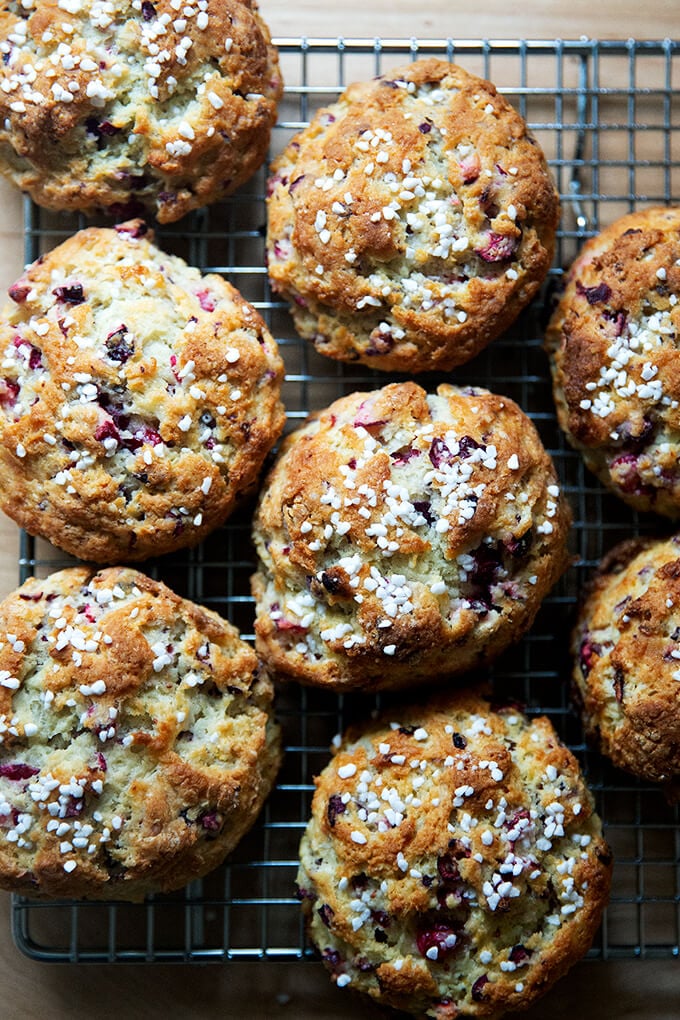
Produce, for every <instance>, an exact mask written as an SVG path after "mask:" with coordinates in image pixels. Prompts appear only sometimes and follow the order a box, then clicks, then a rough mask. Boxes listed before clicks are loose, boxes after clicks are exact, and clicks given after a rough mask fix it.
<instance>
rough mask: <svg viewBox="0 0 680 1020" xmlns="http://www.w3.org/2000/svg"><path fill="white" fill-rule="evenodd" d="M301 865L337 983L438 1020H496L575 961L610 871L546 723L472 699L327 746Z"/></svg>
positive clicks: (308, 907)
mask: <svg viewBox="0 0 680 1020" xmlns="http://www.w3.org/2000/svg"><path fill="white" fill-rule="evenodd" d="M300 861H301V865H300V870H299V873H298V886H299V896H300V899H301V901H302V906H303V909H304V912H305V915H306V917H307V922H308V931H309V935H310V938H311V940H312V942H313V943H314V944H315V945H316V946H317V948H318V949H319V951H320V953H321V957H322V959H323V962H324V963H325V965H326V967H327V968H328V969H329V970H330V972H331V974H332V977H333V980H334V982H335V984H336V985H337V986H338V987H348V988H350V989H354V990H356V991H360V992H363V993H365V994H368V995H370V996H371V998H373V999H374V1000H376V1001H377V1002H379V1003H381V1004H384V1005H389V1006H393V1007H395V1008H397V1009H402V1010H407V1011H408V1012H411V1013H413V1014H415V1015H416V1016H419V1017H423V1016H426V1017H433V1018H436V1020H455V1018H462V1017H486V1018H489V1020H497V1018H499V1017H501V1016H502V1015H504V1013H505V1012H506V1011H511V1012H515V1011H521V1010H522V1009H525V1008H526V1007H527V1006H529V1005H530V1004H531V1003H532V1002H534V1001H535V1000H536V999H537V998H538V997H539V996H540V995H542V994H543V993H544V992H546V991H547V990H548V989H549V988H550V987H551V985H552V984H553V983H554V982H555V981H556V980H557V979H558V978H559V977H561V976H562V975H563V974H564V973H565V972H566V971H567V970H568V969H569V967H570V966H571V965H572V964H573V963H575V962H576V961H577V960H578V959H579V958H580V957H581V956H583V954H584V953H585V952H586V951H587V949H588V947H589V945H590V943H591V941H592V938H593V936H594V934H595V931H596V929H597V926H598V924H599V922H600V917H601V915H602V911H603V909H604V906H605V905H606V902H607V896H608V892H609V883H610V874H611V856H610V852H609V849H608V847H607V844H606V843H605V841H604V840H603V838H602V832H601V826H600V820H599V818H598V817H597V815H596V814H595V813H594V811H593V801H592V797H591V796H590V794H589V792H588V789H587V787H586V785H585V782H584V779H583V777H582V775H581V773H580V770H579V766H578V763H577V761H576V759H575V758H574V757H573V755H572V754H571V753H570V752H569V751H568V750H567V748H566V747H564V745H563V744H561V743H560V741H559V739H558V737H557V735H556V733H555V731H554V729H553V727H552V725H551V724H550V722H549V721H548V719H546V718H545V717H543V718H536V719H533V720H531V721H529V720H528V719H527V718H526V717H525V716H524V715H522V713H521V712H519V711H517V710H516V709H515V708H510V709H496V710H494V709H493V708H491V707H490V706H489V702H488V701H486V700H484V699H483V698H481V697H479V696H477V695H475V694H472V693H461V694H458V695H454V696H448V697H446V698H441V699H437V700H435V701H432V702H430V703H429V704H427V705H419V706H414V707H411V708H406V709H405V708H403V707H395V708H392V709H390V710H389V711H388V712H387V713H385V714H383V715H382V717H381V718H379V719H378V720H377V721H373V722H369V723H366V724H365V725H357V726H354V727H352V728H351V729H350V730H349V732H348V733H347V734H346V735H345V736H344V738H342V740H340V738H338V743H337V746H336V747H335V755H334V758H333V760H332V761H331V762H330V764H329V765H328V766H327V767H326V768H325V769H324V770H323V772H322V773H321V775H320V776H319V778H318V779H317V780H316V792H315V794H314V799H313V802H312V818H311V821H310V822H309V824H308V826H307V830H306V832H305V835H304V836H303V838H302V843H301V847H300Z"/></svg>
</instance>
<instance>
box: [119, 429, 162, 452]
mask: <svg viewBox="0 0 680 1020" xmlns="http://www.w3.org/2000/svg"><path fill="white" fill-rule="evenodd" d="M162 442H163V440H162V438H161V436H160V434H159V433H158V432H156V430H155V429H152V428H150V427H149V426H148V425H140V426H139V428H137V429H135V431H134V433H133V435H132V437H131V438H130V439H126V440H125V442H124V444H123V445H124V447H125V449H126V450H130V452H131V453H134V452H135V451H136V450H138V449H139V448H140V446H144V445H145V444H146V443H149V444H150V445H151V446H158V445H159V444H160V443H162Z"/></svg>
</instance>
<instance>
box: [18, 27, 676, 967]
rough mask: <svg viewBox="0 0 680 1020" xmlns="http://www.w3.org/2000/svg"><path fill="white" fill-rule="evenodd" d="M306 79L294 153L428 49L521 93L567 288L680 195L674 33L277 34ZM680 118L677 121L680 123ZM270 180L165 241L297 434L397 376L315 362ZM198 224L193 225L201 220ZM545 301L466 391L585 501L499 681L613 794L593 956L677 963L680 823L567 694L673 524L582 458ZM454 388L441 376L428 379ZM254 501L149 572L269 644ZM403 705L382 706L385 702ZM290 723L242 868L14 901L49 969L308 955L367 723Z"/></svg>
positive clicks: (46, 235) (50, 235) (290, 89)
mask: <svg viewBox="0 0 680 1020" xmlns="http://www.w3.org/2000/svg"><path fill="white" fill-rule="evenodd" d="M277 42H278V46H279V50H280V53H281V58H282V65H283V71H284V78H285V81H286V82H287V87H286V94H285V98H284V101H283V104H282V107H281V110H280V121H279V124H278V125H277V127H276V129H275V132H274V138H273V146H272V147H273V150H274V151H279V150H280V149H281V148H282V147H283V145H285V144H286V142H287V141H288V140H289V138H290V137H291V135H292V134H293V133H294V132H295V131H296V130H298V129H299V128H301V127H302V126H304V125H305V124H306V123H307V122H308V121H309V118H310V117H311V115H312V114H313V113H314V111H315V110H316V109H318V108H319V106H322V105H325V104H327V103H328V102H330V101H332V100H333V99H334V98H335V97H336V96H337V95H338V93H339V91H340V90H341V89H342V88H343V87H344V85H345V84H346V83H348V82H350V81H352V80H359V79H363V78H367V77H370V76H371V75H373V74H379V73H381V72H382V71H383V70H386V69H387V68H389V67H394V66H397V65H398V64H401V63H404V62H406V61H409V60H411V59H416V58H417V57H421V56H423V55H437V56H443V57H446V58H448V59H455V60H456V61H458V62H460V63H461V64H463V65H464V66H465V67H467V68H468V69H469V70H471V71H473V72H475V73H479V74H482V75H483V76H484V77H487V78H490V79H491V80H493V81H494V82H495V83H496V84H497V85H498V87H499V89H500V91H501V92H503V93H504V94H505V95H506V96H508V97H509V99H510V100H511V102H513V103H514V104H515V105H516V106H517V108H518V109H519V111H520V113H521V114H522V115H523V116H524V117H525V118H526V120H527V121H528V122H529V125H530V127H531V129H532V131H533V133H534V134H535V136H536V137H537V139H538V141H539V142H540V144H541V145H542V147H543V149H544V151H545V152H546V154H547V155H548V157H549V162H550V164H551V166H552V169H553V172H554V174H555V178H556V180H557V183H558V187H559V191H560V194H561V197H562V204H563V216H562V225H561V229H560V232H559V235H558V249H557V256H556V267H557V268H555V269H554V270H553V271H552V273H551V275H550V278H549V281H548V287H547V293H548V294H549V293H550V291H551V289H552V288H554V286H555V285H556V284H557V283H558V280H559V276H560V274H561V268H560V267H564V266H566V265H568V264H569V262H570V261H571V260H572V259H573V257H574V256H575V254H576V251H577V250H578V247H579V246H580V245H581V244H582V243H583V241H584V240H585V238H587V237H588V236H591V235H592V234H594V233H596V232H597V231H598V230H599V229H600V228H601V227H602V226H604V225H605V224H606V223H609V222H611V221H612V220H613V219H615V218H616V217H618V216H619V215H622V214H623V213H624V212H628V211H630V210H632V209H635V208H641V207H644V206H645V205H649V204H658V203H664V204H668V203H670V202H672V201H673V200H678V199H680V176H679V173H680V162H679V154H678V131H679V130H680V125H678V122H677V103H678V98H679V96H680V93H679V92H678V73H679V60H678V54H679V53H680V45H679V44H676V43H674V42H671V41H669V40H666V41H664V42H634V41H629V42H625V43H624V42H592V41H579V42H563V41H554V42H532V41H515V42H488V41H483V42H482V41H464V42H455V43H454V42H453V41H452V40H444V41H420V42H419V41H417V40H379V39H376V40H370V41H368V40H343V39H327V40H311V39H301V40H300V39H282V40H277ZM674 115H675V120H674ZM264 182H265V171H262V172H261V173H260V174H259V175H258V176H257V177H256V178H255V179H254V180H253V181H251V182H250V184H249V185H248V186H247V187H246V189H245V190H242V191H241V192H240V193H239V195H238V196H237V197H234V198H232V199H231V200H229V201H227V202H225V203H222V204H221V205H219V206H216V207H213V208H211V209H208V210H202V211H200V212H198V213H196V214H194V215H193V216H192V217H191V218H189V220H188V221H187V223H184V222H183V223H182V224H181V226H176V227H171V228H168V229H164V230H162V231H159V232H158V233H159V240H160V242H161V244H162V245H163V246H164V247H166V248H167V249H170V250H172V251H175V252H177V253H178V254H181V255H183V256H184V257H185V258H187V259H188V260H189V261H190V262H191V263H193V264H194V265H198V266H201V268H203V269H204V270H210V271H214V272H220V273H223V274H224V275H225V276H226V277H227V278H228V279H229V280H230V281H231V282H232V283H234V284H235V285H236V286H237V287H238V288H239V289H240V290H241V291H242V293H243V294H244V295H245V296H246V297H247V298H248V299H249V300H251V301H252V302H253V303H254V304H255V305H256V306H257V307H258V308H259V309H260V310H261V311H262V313H263V315H264V316H265V318H266V319H267V321H268V324H269V325H270V327H271V329H272V331H273V333H274V335H275V336H276V337H277V340H278V342H279V344H280V347H281V350H282V352H283V355H284V358H285V361H286V367H287V378H286V383H285V387H284V394H283V396H284V401H285V403H286V407H287V409H288V420H289V423H291V424H293V425H294V424H295V423H296V422H297V421H299V420H300V419H301V418H303V417H304V416H305V415H306V413H307V411H308V410H310V409H314V408H319V407H322V406H324V405H325V404H327V403H328V402H330V401H331V400H333V399H335V398H336V397H338V396H340V395H343V394H345V393H348V392H351V391H352V390H355V389H359V388H373V387H376V386H379V385H383V384H384V383H385V382H386V381H388V378H387V377H386V376H385V375H384V374H380V375H378V374H376V373H372V372H370V371H367V370H366V369H364V368H361V367H359V368H356V367H354V366H341V365H338V364H336V363H333V362H331V361H329V360H327V359H324V358H322V357H320V356H319V355H317V354H316V352H315V351H314V350H313V349H312V348H311V347H310V345H308V344H305V343H303V342H301V341H300V340H299V339H298V338H297V337H296V336H295V333H294V331H293V329H292V326H291V322H290V319H289V317H288V315H287V312H286V310H285V307H284V306H283V305H282V303H281V302H279V301H276V300H274V299H273V298H272V295H271V293H270V291H269V287H268V281H267V276H266V272H265V269H264V242H263V232H264V231H263V226H264V222H265V207H264ZM187 224H188V225H187ZM83 225H85V223H84V221H83V220H82V219H78V218H76V217H69V216H62V215H54V214H49V213H46V212H45V211H44V210H40V209H38V208H37V207H34V206H32V205H31V204H30V203H28V202H27V203H26V212H25V239H26V260H27V261H32V260H33V259H35V258H36V257H37V256H38V255H39V254H40V253H41V252H42V251H43V250H45V249H46V248H51V247H53V246H54V245H55V244H57V243H59V242H60V241H61V240H62V239H64V238H65V237H66V236H67V235H68V234H70V233H72V232H73V230H74V229H76V228H77V227H80V226H83ZM545 301H546V299H545V295H544V298H543V299H542V300H541V301H538V302H536V303H535V304H534V305H533V306H532V307H531V308H530V309H529V310H528V311H527V312H526V313H525V314H524V315H523V316H522V317H521V319H520V320H519V322H518V323H517V324H516V325H515V326H514V327H513V328H512V329H511V330H510V331H509V332H508V333H507V334H506V335H505V336H504V337H503V338H501V339H500V340H498V341H496V342H495V343H494V344H493V345H492V346H491V348H490V349H488V350H487V351H486V352H484V353H483V354H482V355H480V356H479V357H478V358H476V359H475V360H474V361H473V362H472V364H471V365H469V366H466V367H465V368H464V369H463V370H462V371H459V372H457V373H456V380H457V381H460V382H462V383H463V384H465V383H476V384H480V385H484V386H488V387H489V388H491V389H494V390H496V391H498V392H502V393H505V394H507V395H508V396H510V397H512V398H513V399H515V400H517V401H518V403H519V404H520V405H521V406H522V407H523V408H524V409H525V410H526V411H528V413H529V414H530V416H531V418H532V419H533V421H534V422H535V424H536V426H537V427H538V429H539V431H540V432H541V434H542V437H543V439H544V442H545V444H546V446H547V447H548V449H549V450H550V452H551V453H552V455H553V457H554V459H555V462H556V464H557V468H558V471H559V473H560V476H561V479H562V482H563V485H564V488H565V491H566V493H567V495H568V497H569V499H570V501H571V503H572V506H573V509H574V518H575V523H574V528H573V531H572V543H573V552H574V554H575V556H576V565H575V567H574V568H573V569H571V570H570V571H569V573H568V574H567V576H566V577H565V578H564V579H563V580H562V582H561V583H560V585H558V587H557V589H556V590H555V592H554V593H553V594H552V595H551V596H550V597H549V598H548V599H547V600H546V603H545V604H544V606H543V607H542V610H541V612H540V614H539V617H538V619H537V621H536V624H535V626H534V628H533V630H532V632H531V633H530V634H529V635H528V636H527V637H526V638H525V639H524V640H523V641H522V642H521V643H520V644H519V645H518V646H516V647H515V648H514V649H511V650H510V651H509V652H507V653H506V654H505V655H504V656H503V657H502V659H501V660H500V661H499V662H498V663H497V664H496V666H495V668H494V669H493V670H492V679H493V681H494V683H495V684H496V685H497V687H498V688H499V689H502V690H503V691H504V692H506V693H510V694H511V695H512V696H515V697H517V698H519V699H520V700H521V701H523V702H525V703H526V704H527V706H528V710H529V711H530V712H531V713H539V712H545V713H546V714H548V715H549V716H550V718H551V719H552V721H553V723H554V724H555V726H556V727H557V730H558V732H559V733H560V734H561V736H562V737H563V738H564V739H565V740H566V742H567V743H568V744H569V746H570V747H571V748H572V749H573V750H574V751H575V753H576V754H577V755H578V756H579V758H580V759H581V761H582V762H583V765H584V767H585V769H586V773H587V776H588V779H589V782H590V785H591V788H592V789H593V790H594V791H595V795H596V798H597V801H598V809H599V811H600V814H601V815H602V817H603V820H604V823H605V828H606V833H607V836H608V838H609V841H610V843H611V844H612V847H613V850H614V853H615V859H616V866H615V873H614V883H613V895H612V900H611V905H610V907H609V909H608V912H607V915H606V918H605V921H604V923H603V926H602V929H601V931H600V933H599V935H598V937H597V939H596V942H595V945H594V947H593V948H592V950H591V951H590V956H591V957H595V958H601V959H606V958H616V957H632V956H638V957H669V956H677V955H678V953H679V952H680V825H679V824H678V822H679V819H678V812H677V809H673V808H671V807H669V806H668V805H667V804H666V803H665V801H664V799H663V797H662V796H661V794H660V793H659V791H658V790H657V789H656V788H654V787H651V786H649V785H645V784H643V783H641V782H638V781H636V780H634V779H632V778H630V777H628V776H626V775H625V774H624V773H622V772H618V771H617V770H615V769H614V768H612V767H611V766H610V765H609V764H608V762H607V761H605V760H604V759H603V758H601V757H600V756H599V755H598V754H596V753H594V752H592V751H590V750H589V749H588V748H587V747H586V746H585V745H584V743H583V735H582V730H581V727H580V724H579V723H578V721H577V720H576V718H575V717H574V715H573V714H572V712H571V710H570V707H569V703H568V695H567V685H566V682H565V681H566V676H567V673H568V654H567V650H566V645H567V637H568V630H569V625H570V619H569V616H570V613H571V612H572V610H573V607H574V604H575V601H576V598H577V594H578V591H579V589H580V587H581V585H582V583H583V581H584V579H585V577H586V576H587V575H588V573H589V572H590V570H591V569H592V567H593V566H594V565H595V563H596V562H597V561H598V560H599V558H600V557H601V555H602V554H603V552H604V551H606V550H607V549H609V548H610V547H611V546H612V545H614V544H615V543H616V542H617V541H619V540H621V539H623V538H626V537H629V536H630V535H631V534H633V533H636V532H644V531H647V532H659V531H660V530H663V524H662V523H661V522H659V521H658V520H650V519H639V518H638V516H637V514H636V513H634V512H632V511H630V510H629V509H628V508H626V507H625V506H623V505H622V504H620V503H619V502H618V501H617V500H615V499H614V498H612V497H611V496H609V495H608V494H606V493H605V492H604V490H603V489H602V488H601V487H600V486H599V485H598V484H597V482H596V481H595V480H594V479H593V478H592V477H591V476H590V475H588V474H587V473H586V472H585V471H584V468H583V464H582V461H581V458H580V457H579V456H578V455H576V454H575V453H574V452H573V451H572V450H570V449H568V448H566V447H565V444H564V441H563V438H562V436H561V434H560V432H559V430H558V429H557V426H556V422H555V417H554V413H553V403H552V397H551V393H550V387H549V383H548V377H547V376H548V374H547V364H546V361H545V358H544V355H543V352H542V349H541V336H542V332H543V326H544V323H545ZM438 381H441V378H440V377H437V376H434V375H432V376H429V377H426V378H425V379H424V380H423V382H424V384H425V385H427V386H428V387H430V386H432V385H434V384H436V383H437V382H438ZM251 513H252V507H251V508H244V510H243V511H241V512H240V513H239V514H238V515H237V516H236V518H234V519H232V520H231V521H230V522H229V523H228V525H227V526H226V527H225V528H224V529H222V530H220V531H219V532H217V533H216V534H215V535H213V536H211V537H210V538H209V539H208V540H207V541H206V542H205V543H204V544H203V545H202V546H200V547H199V548H198V549H196V550H192V551H189V552H184V553H182V554H179V555H176V556H173V557H165V558H164V559H163V560H162V561H159V562H157V563H153V564H147V565H146V568H145V569H147V570H149V571H150V572H151V573H153V574H154V575H155V576H158V577H161V578H162V579H163V580H165V581H167V582H168V583H170V584H171V585H172V587H174V588H175V590H177V591H178V592H180V594H183V595H186V596H188V597H190V598H193V599H196V600H198V601H200V602H203V603H205V604H207V605H210V606H212V607H213V608H215V609H217V610H218V611H220V612H221V613H222V614H223V615H225V616H227V617H228V618H229V619H231V620H232V622H234V623H235V624H236V625H237V626H238V627H239V628H240V629H241V631H242V633H243V634H244V636H246V637H248V638H249V639H250V638H252V633H251V631H252V619H253V608H252V600H251V598H250V596H249V594H248V592H249V586H248V578H249V575H250V572H251V570H252V565H253V560H252V551H251V547H250V542H249V529H250V517H251ZM65 562H66V561H65V560H64V559H63V557H60V556H59V555H58V554H57V553H56V552H55V550H53V549H52V548H51V547H48V546H47V545H46V544H45V543H42V542H33V540H31V539H30V538H28V537H27V536H23V538H22V549H21V561H20V569H21V577H22V580H23V579H24V578H25V577H27V576H29V575H30V574H33V573H38V574H40V573H46V572H49V571H50V570H52V569H55V567H58V566H61V565H64V563H65ZM386 700H389V699H386V698H385V697H383V698H382V701H383V702H384V701H386ZM278 712H279V716H280V718H281V721H282V724H283V727H284V735H285V744H286V757H285V763H284V766H283V769H282V772H281V775H280V777H279V782H278V785H277V787H276V792H275V793H274V794H273V795H272V797H271V798H270V800H269V802H268V804H267V806H266V808H265V810H264V812H263V814H262V817H261V819H260V821H259V822H258V824H257V825H256V827H255V828H254V829H253V831H252V832H251V833H250V834H249V835H248V836H247V837H246V838H245V839H244V840H243V842H242V843H241V845H240V846H239V847H238V848H237V850H236V851H235V853H234V854H233V855H232V858H231V860H230V863H229V864H228V865H226V866H224V867H223V868H220V869H218V870H217V871H216V872H214V873H213V874H212V875H210V876H208V877H207V878H206V879H204V880H203V881H201V882H195V883H193V884H192V885H190V886H189V887H187V889H186V890H183V891H181V892H179V893H177V894H174V895H171V896H165V897H155V898H151V899H149V900H148V901H147V902H146V903H144V904H141V905H129V904H120V903H104V904H100V903H71V902H66V901H64V902H58V903H52V904H43V903H36V902H32V901H30V900H27V899H23V898H18V897H15V899H14V911H13V933H14V937H15V940H16V943H17V945H18V946H19V948H20V949H21V950H22V951H23V952H24V953H26V954H27V955H29V956H30V957H32V958H34V959H39V960H49V961H53V962H86V961H98V962H118V961H125V962H134V961H138V962H152V961H164V962H167V961H192V962H198V961H200V962H206V961H222V960H226V959H233V958H242V959H263V958H269V959H286V958H288V959H305V958H309V957H310V956H311V955H312V954H311V951H310V949H309V947H308V945H307V943H306V942H305V937H304V932H303V928H302V924H301V921H300V913H299V908H298V904H297V901H296V900H295V898H294V884H293V883H294V877H295V872H296V868H297V845H298V842H299V837H300V835H301V832H302V829H303V828H304V825H305V824H306V820H307V817H308V813H309V803H310V799H311V792H312V789H313V787H312V777H313V775H314V774H316V773H318V772H319V771H320V769H321V768H323V766H324V764H325V763H326V761H327V760H328V750H327V749H328V745H329V742H330V739H331V737H332V735H333V734H334V733H335V732H337V731H339V730H341V729H342V728H343V727H344V726H345V725H346V723H347V722H348V721H349V720H350V719H352V718H353V717H355V716H357V715H361V714H362V713H363V714H365V712H366V700H365V699H362V698H360V697H358V696H351V697H349V696H346V697H344V698H343V697H339V698H336V697H333V696H330V695H328V694H326V693H322V692H318V691H313V690H303V689H290V688H286V689H285V690H283V691H281V692H280V696H279V701H278Z"/></svg>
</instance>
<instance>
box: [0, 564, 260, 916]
mask: <svg viewBox="0 0 680 1020" xmlns="http://www.w3.org/2000/svg"><path fill="white" fill-rule="evenodd" d="M0 635H1V637H2V644H1V645H0V712H1V715H0V720H1V726H0V730H1V735H0V740H1V743H0V830H1V831H0V886H1V887H2V888H3V889H11V890H13V891H14V892H21V893H24V894H26V895H29V896H39V897H54V896H60V897H61V896H73V897H86V898H90V899H108V898H115V899H126V900H138V899H141V898H142V897H143V896H144V895H145V894H146V893H147V892H152V891H166V890H170V889H175V888H178V887H179V886H181V885H184V884H185V883H186V882H188V881H191V880H192V879H195V878H199V877H200V876H202V875H204V874H206V873H207V872H208V871H209V870H210V869H211V868H214V867H216V866H217V865H218V864H220V863H221V862H222V860H223V859H224V857H225V856H226V855H227V854H228V853H229V852H230V851H231V850H232V849H233V847H234V846H235V845H236V843H237V842H238V840H239V839H240V838H241V837H242V836H243V834H244V833H245V832H246V831H247V830H248V829H249V828H250V826H251V824H252V823H253V821H254V819H255V817H256V815H257V814H258V812H259V811H260V808H261V807H262V804H263V802H264V800H265V798H266V796H267V795H268V793H269V791H270V789H271V787H272V785H273V783H274V779H275V776H276V772H277V769H278V766H279V761H280V746H279V732H278V727H277V726H276V724H275V723H274V721H273V719H272V716H271V702H272V685H271V683H270V682H269V679H268V678H267V676H266V674H264V673H261V672H259V670H258V663H257V658H256V657H255V654H254V652H253V651H252V649H250V648H249V647H248V645H246V644H245V643H244V642H243V641H241V639H240V638H239V635H238V631H237V630H236V629H235V628H234V627H232V626H231V624H229V623H226V622H225V621H224V620H222V619H220V617H219V616H218V615H217V614H216V613H213V612H210V611H208V610H206V609H203V608H201V607H200V606H196V605H194V604H193V603H192V602H189V601H187V600H186V599H181V598H178V596H177V595H175V594H173V592H171V591H170V589H169V588H166V587H165V585H163V584H160V583H159V582H158V581H152V580H151V579H150V578H148V577H145V575H144V574H140V573H139V572H138V571H136V570H132V569H129V568H120V567H113V568H107V569H103V570H101V571H100V572H99V573H95V572H94V570H92V569H90V568H88V567H74V568H71V569H69V570H63V571H61V572H59V573H57V574H52V576H51V577H49V578H46V579H44V580H39V579H35V578H33V579H31V580H29V581H27V582H26V584H24V585H23V586H22V587H21V588H19V589H18V591H15V592H14V593H13V594H11V595H10V596H8V598H6V599H5V600H4V602H2V603H1V604H0Z"/></svg>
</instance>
